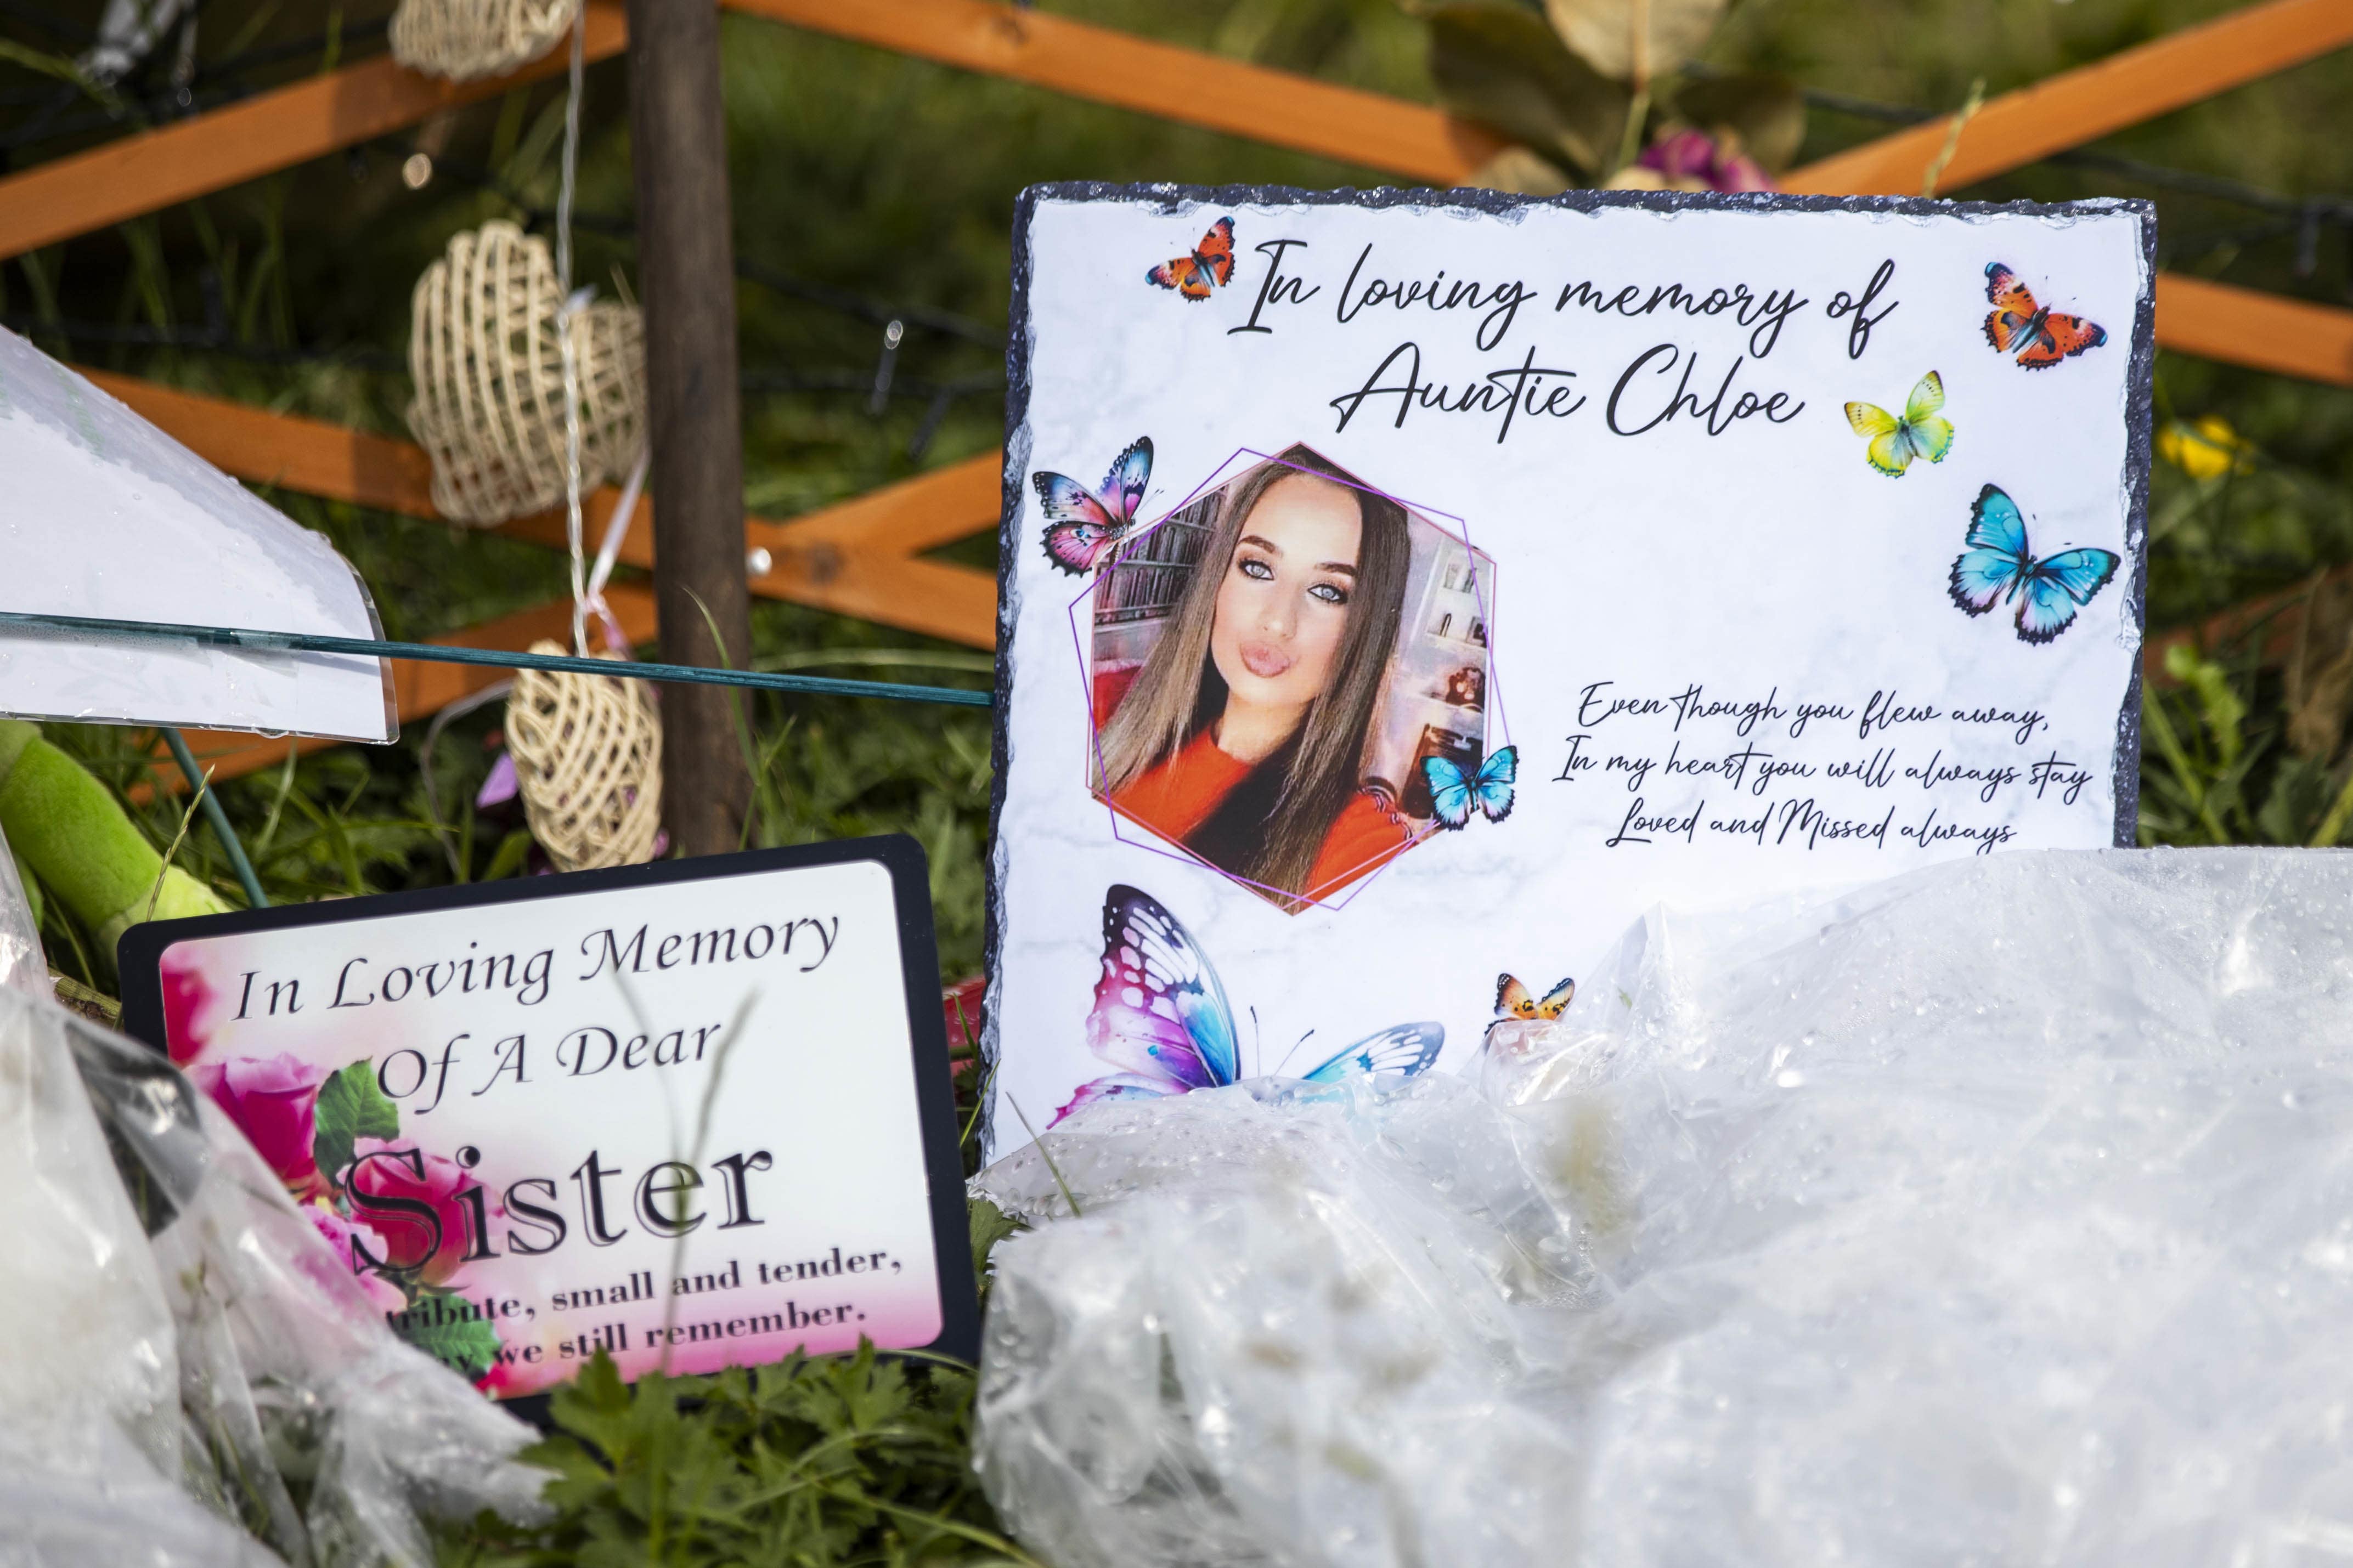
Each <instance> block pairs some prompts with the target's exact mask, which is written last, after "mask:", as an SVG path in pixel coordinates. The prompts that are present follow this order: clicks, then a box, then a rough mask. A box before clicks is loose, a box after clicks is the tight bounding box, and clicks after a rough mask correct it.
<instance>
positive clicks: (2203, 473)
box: [2157, 414, 2255, 479]
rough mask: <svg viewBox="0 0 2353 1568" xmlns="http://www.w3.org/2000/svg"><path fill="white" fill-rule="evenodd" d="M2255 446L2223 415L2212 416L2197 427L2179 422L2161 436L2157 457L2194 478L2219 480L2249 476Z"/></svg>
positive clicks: (2161, 433) (2168, 427)
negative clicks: (2225, 477) (2233, 475)
mask: <svg viewBox="0 0 2353 1568" xmlns="http://www.w3.org/2000/svg"><path fill="white" fill-rule="evenodd" d="M2254 449H2255V448H2254V445H2253V442H2250V441H2249V440H2247V439H2246V437H2242V436H2241V435H2240V434H2239V433H2238V432H2237V431H2236V430H2233V429H2232V428H2231V422H2230V421H2229V420H2227V419H2225V418H2223V417H2222V416H2221V415H2219V414H2209V415H2207V416H2205V417H2204V418H2202V419H2200V420H2199V421H2198V422H2197V423H2196V424H2195V425H2192V424H2190V423H2189V422H2188V421H2187V420H2181V419H2176V420H2174V421H2173V422H2172V423H2171V424H2169V425H2168V426H2166V427H2165V428H2164V429H2162V430H2160V431H2158V433H2157V455H2158V457H2160V458H2164V459H2165V460H2166V461H2167V462H2168V463H2171V464H2172V465H2173V466H2174V467H2175V468H2179V469H2180V470H2181V471H2182V472H2183V473H2185V474H2188V475H2189V477H2190V478H2191V479H2221V477H2222V476H2223V475H2224V474H2227V473H2231V472H2232V471H2234V470H2235V471H2236V472H2239V473H2242V474H2243V473H2245V472H2246V471H2247V469H2248V468H2251V467H2252V466H2253V465H2252V464H2251V463H2250V462H2249V461H2248V458H2250V457H2251V456H2252V455H2253V452H2254Z"/></svg>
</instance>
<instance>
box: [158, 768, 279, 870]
mask: <svg viewBox="0 0 2353 1568" xmlns="http://www.w3.org/2000/svg"><path fill="white" fill-rule="evenodd" d="M164 744H165V745H167V746H169V747H171V748H172V761H174V763H178V764H179V767H180V776H181V777H182V778H184V779H193V778H195V777H196V758H195V752H191V751H189V750H188V742H187V737H186V736H185V735H183V734H181V733H180V731H177V730H175V729H174V728H173V727H172V726H170V725H169V724H166V725H165V726H164ZM196 797H197V798H198V799H199V800H201V801H202V802H203V803H204V807H205V820H206V822H209V823H211V824H212V825H213V837H216V838H218V839H219V840H220V845H221V848H222V850H223V851H224V852H225V853H226V854H227V856H228V864H229V869H230V870H232V871H235V872H236V873H237V886H238V887H240V888H243V889H245V903H246V907H247V908H248V909H254V910H266V909H268V908H269V894H267V893H265V892H263V891H262V890H261V879H260V878H259V877H257V876H255V875H254V874H253V862H252V861H250V860H248V859H247V858H245V845H244V844H243V843H242V842H240V841H239V840H238V838H237V829H236V828H234V827H231V826H229V825H228V813H227V810H225V809H224V808H223V807H222V805H221V803H220V796H218V795H215V794H214V793H213V792H212V791H211V790H209V789H199V790H198V791H197V792H196Z"/></svg>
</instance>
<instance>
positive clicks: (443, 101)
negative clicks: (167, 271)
mask: <svg viewBox="0 0 2353 1568" xmlns="http://www.w3.org/2000/svg"><path fill="white" fill-rule="evenodd" d="M627 41H628V39H627V34H626V29H625V28H624V26H623V24H622V21H621V8H620V6H619V5H617V4H614V3H612V0H593V3H592V4H591V5H589V7H588V36H587V39H586V46H587V55H588V58H590V59H592V60H599V59H603V58H606V57H607V56H609V55H616V54H618V53H620V52H621V49H622V47H623V46H624V45H625V44H626V43H627ZM564 69H565V51H564V50H563V49H560V48H559V49H555V50H553V51H551V52H550V53H549V54H547V55H546V56H544V57H543V58H540V59H536V60H533V62H532V63H531V64H529V65H527V66H525V67H523V68H522V69H521V70H518V71H515V72H514V73H512V75H509V76H503V77H493V78H491V79H489V80H486V81H470V82H451V81H443V80H441V79H438V78H437V77H428V76H421V75H419V74H418V73H417V72H416V71H412V70H407V69H405V68H402V67H400V66H398V65H396V64H394V63H393V60H392V57H391V56H389V55H379V56H377V57H376V58H375V59H372V60H366V61H364V62H362V63H361V64H359V65H355V66H347V67H345V68H343V69H342V70H337V71H330V72H328V73H327V74H325V75H323V76H317V77H312V78H311V79H308V80H306V81H300V82H296V83H294V84H293V85H292V86H290V87H282V88H279V89H275V90H274V91H270V92H265V93H259V94H257V95H256V96H254V97H252V98H249V99H247V100H245V101H244V102H242V103H236V104H231V105H230V106H229V107H227V108H226V109H215V110H207V111H206V112H205V113H203V114H199V115H195V116H194V117H192V118H190V119H187V120H183V121H178V122H177V123H176V124H173V125H167V126H165V127H164V128H163V129H161V130H157V131H147V132H141V133H139V134H138V135H135V136H126V137H123V138H122V139H121V140H120V141H116V142H107V143H105V144H104V145H102V146H99V147H93V148H91V149H90V151H89V152H87V153H74V154H71V155H69V156H68V157H63V158H58V159H54V160H52V161H50V162H48V163H39V164H36V165H35V166H34V167H32V168H30V169H27V170H26V171H25V172H24V173H23V174H12V175H10V176H9V177H8V178H7V179H5V180H0V259H5V258H7V257H11V256H17V255H21V254H22V253H24V252H26V251H27V250H37V249H39V248H40V247H42V246H45V245H53V244H55V243H57V242H58V240H61V239H70V238H72V237H74V236H75V235H78V234H87V233H89V232H90V230H92V229H97V228H104V227H105V226H107V225H109V224H113V223H121V222H122V221H123V220H124V219H125V218H134V217H137V216H140V215H142V213H151V212H154V211H156V210H157V209H158V208H162V207H167V206H170V205H173V204H174V203H175V202H184V201H186V200H188V199H189V198H190V197H192V196H200V195H206V194H207V193H209V192H213V191H217V190H223V189H226V188H227V187H228V186H230V185H235V184H243V183H244V182H246V181H248V180H252V179H259V177H260V176H262V175H264V174H275V173H277V172H278V171H279V170H280V169H288V168H291V167H293V166H294V165H295V164H297V163H307V162H309V161H310V160H311V159H312V158H317V157H321V156H322V155H324V154H326V153H333V152H338V151H341V150H342V149H343V148H345V147H349V146H352V145H353V144H354V143H356V142H365V141H369V140H371V139H372V138H375V137H377V136H385V135H388V134H390V133H391V132H395V131H398V130H401V129H403V128H404V127H406V126H410V125H414V124H416V123H417V121H420V120H423V119H425V118H427V116H429V115H433V114H438V113H439V112H440V111H441V110H445V109H454V108H457V107H458V106H459V105H461V104H467V103H473V102H477V101H479V100H482V99H485V98H492V97H495V96H497V95H498V94H500V93H501V92H504V91H506V90H507V89H509V88H511V87H514V86H517V85H519V84H521V83H523V82H529V81H536V80H538V79H541V78H543V77H549V76H554V75H555V74H556V73H557V72H559V71H562V70H564Z"/></svg>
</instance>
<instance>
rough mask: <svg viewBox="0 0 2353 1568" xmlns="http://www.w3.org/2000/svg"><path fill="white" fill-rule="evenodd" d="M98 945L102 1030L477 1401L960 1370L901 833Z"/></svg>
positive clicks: (966, 1338)
mask: <svg viewBox="0 0 2353 1568" xmlns="http://www.w3.org/2000/svg"><path fill="white" fill-rule="evenodd" d="M121 968H122V981H123V1015H124V1020H125V1024H126V1026H127V1027H128V1028H129V1030H130V1031H131V1033H132V1034H133V1035H136V1036H138V1037H141V1038H142V1039H144V1040H146V1041H148V1042H149V1043H150V1044H153V1045H155V1046H158V1047H163V1048H164V1049H167V1050H168V1051H169V1052H170V1053H171V1056H172V1059H173V1060H174V1061H175V1062H177V1063H178V1064H180V1065H181V1066H182V1067H183V1068H185V1069H186V1070H187V1071H188V1073H189V1074H190V1075H191V1077H192V1078H194V1079H195V1081H196V1083H197V1084H198V1086H199V1087H200V1088H202V1089H205V1090H206V1092H208V1093H209V1094H211V1096H212V1097H213V1099H214V1100H216V1102H217V1103H219V1104H220V1105H221V1106H222V1107H223V1108H224V1109H225V1110H227V1112H228V1113H229V1115H230V1116H231V1117H232V1118H233V1119H234V1120H235V1121H237V1124H238V1125H239V1126H241V1127H242V1128H243V1129H244V1130H245V1131H246V1133H247V1134H248V1136H249V1137H250V1138H251V1139H252V1140H253V1142H254V1145H255V1147H256V1148H258V1149H259V1151H260V1152H261V1154H262V1156H263V1157H264V1158H265V1159H266V1160H267V1161H268V1162H269V1164H270V1165H271V1166H272V1167H273V1168H274V1169H275V1170H276V1171H277V1173H278V1174H279V1176H280V1178H281V1179H283V1180H284V1182H285V1183H286V1185H287V1188H288V1190H289V1191H290V1192H291V1193H292V1194H293V1195H294V1197H295V1200H296V1201H297V1202H298V1203H300V1204H301V1205H304V1207H305V1212H306V1213H308V1214H309V1215H311V1218H312V1220H313V1221H314V1222H315V1223H316V1224H317V1226H318V1227H319V1228H320V1230H321V1231H322V1232H323V1233H324V1234H325V1235H326V1236H327V1237H328V1238H329V1239H330V1240H331V1241H332V1243H333V1244H334V1246H335V1248H336V1250H337V1251H338V1252H339V1253H340V1254H341V1255H342V1256H343V1258H344V1259H345V1260H346V1261H347V1262H348V1263H349V1264H350V1266H351V1268H352V1269H353V1273H354V1274H355V1275H357V1276H358V1277H359V1278H360V1279H363V1280H364V1283H365V1287H366V1289H367V1290H368V1291H369V1293H370V1294H371V1295H373V1296H375V1298H376V1299H377V1300H378V1302H379V1304H380V1305H381V1306H382V1307H383V1309H384V1311H385V1317H386V1318H387V1320H388V1321H390V1322H391V1323H392V1324H393V1326H394V1327H395V1328H396V1329H397V1330H399V1331H401V1332H402V1333H403V1334H404V1335H405V1337H406V1338H407V1339H408V1340H409V1341H410V1342H412V1343H415V1344H417V1345H418V1346H419V1347H421V1348H423V1349H425V1350H426V1351H427V1352H430V1353H432V1354H433V1355H435V1356H437V1357H438V1358H439V1359H440V1360H441V1361H442V1362H444V1363H447V1364H449V1365H451V1366H454V1367H456V1368H457V1369H459V1371H461V1372H462V1373H465V1374H466V1375H468V1376H470V1377H471V1378H473V1379H475V1380H476V1381H477V1383H479V1384H480V1385H481V1386H482V1387H483V1388H485V1389H486V1390H487V1391H489V1392H490V1393H491V1394H496V1395H498V1396H500V1397H515V1396H522V1395H530V1394H540V1393H543V1392H544V1391H545V1390H547V1389H548V1388H550V1387H551V1386H553V1385H554V1384H560V1383H562V1382H564V1381H565V1380H566V1379H568V1378H570V1377H571V1376H572V1375H573V1374H574V1373H577V1372H578V1371H579V1370H580V1368H581V1367H582V1366H583V1365H584V1364H586V1361H587V1360H588V1359H589V1358H591V1357H592V1356H594V1355H595V1353H596V1352H597V1351H599V1350H603V1351H607V1352H610V1353H611V1354H612V1356H613V1358H614V1360H615V1361H616V1362H617V1363H618V1364H619V1366H620V1369H621V1372H622V1373H623V1375H624V1376H627V1377H630V1378H635V1377H638V1376H642V1375H644V1374H645V1373H649V1372H652V1371H655V1370H657V1369H664V1370H667V1371H669V1372H671V1373H704V1372H712V1371H716V1370H718V1369H719V1368H722V1367H725V1366H733V1365H756V1364H758V1363H764V1362H771V1361H776V1360H778V1359H781V1358H782V1357H784V1356H786V1355H788V1354H789V1353H791V1352H793V1351H795V1350H797V1349H806V1350H807V1351H809V1352H831V1351H841V1350H848V1349H850V1348H853V1347H855V1346H856V1345H857V1343H858V1342H859V1340H860V1337H861V1336H863V1337H864V1338H867V1339H870V1340H871V1341H873V1342H874V1343H875V1344H876V1345H878V1346H881V1347H882V1348H885V1349H893V1350H905V1349H914V1348H930V1349H935V1350H938V1351H941V1352H947V1353H951V1354H955V1355H958V1356H962V1357H966V1358H969V1357H970V1356H972V1355H973V1354H974V1353H975V1352H976V1348H977V1345H976V1339H977V1330H978V1323H977V1317H978V1314H977V1310H976V1303H975V1300H974V1289H973V1278H972V1268H971V1261H970V1252H969V1250H968V1242H967V1239H966V1237H967V1230H966V1226H965V1214H964V1196H963V1183H962V1180H961V1174H962V1172H961V1165H960V1163H959V1161H958V1158H957V1152H956V1131H955V1108H954V1104H953V1098H952V1094H951V1089H950V1083H949V1076H948V1074H949V1069H948V1061H947V1044H946V1040H945V1038H944V1035H943V1032H942V1027H941V1021H940V1009H939V1005H938V1001H937V996H938V982H937V970H936V959H935V957H934V949H933V938H932V921H931V904H930V898H929V892H928V888H927V882H926V878H925V874H924V865H923V851H922V850H921V849H920V848H919V847H917V846H916V844H915V842H914V841H913V839H911V838H906V837H880V838H863V839H853V840H849V841H846V842H840V843H834V844H822V845H813V846H809V847H801V848H790V849H771V850H760V851H754V852H752V853H748V854H741V855H723V856H712V857H709V858H702V859H693V860H674V861H665V862H661V863H659V864H656V865H651V866H633V867H625V868H619V869H616V870H609V871H589V872H581V873H577V874H575V875H570V876H556V877H537V878H527V879H519V880H513V881H500V882H491V883H481V884H476V885H473V886H470V887H460V888H446V889H430V890H426V891H420V892H413V893H393V894H387V895H385V896H383V897H378V898H365V899H351V900H338V901H334V902H330V903H318V904H304V905H300V906H295V907H291V908H285V909H274V910H254V911H248V912H242V913H237V914H227V915H215V916H208V917H206V918H203V919H199V920H185V921H157V922H153V923H150V924H146V925H141V926H135V927H133V928H132V930H131V931H129V932H128V933H126V934H125V936H124V937H123V939H122V942H121Z"/></svg>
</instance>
